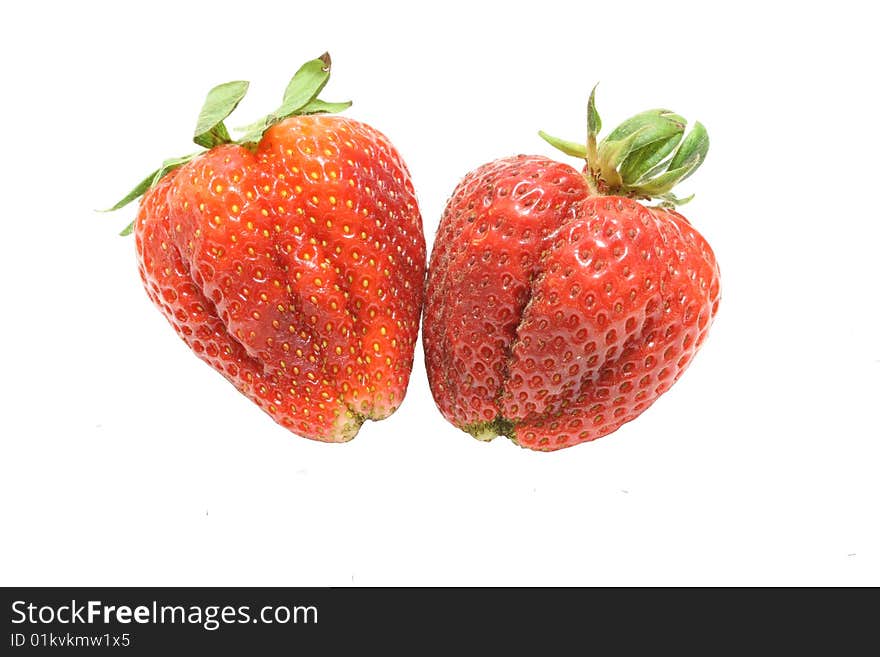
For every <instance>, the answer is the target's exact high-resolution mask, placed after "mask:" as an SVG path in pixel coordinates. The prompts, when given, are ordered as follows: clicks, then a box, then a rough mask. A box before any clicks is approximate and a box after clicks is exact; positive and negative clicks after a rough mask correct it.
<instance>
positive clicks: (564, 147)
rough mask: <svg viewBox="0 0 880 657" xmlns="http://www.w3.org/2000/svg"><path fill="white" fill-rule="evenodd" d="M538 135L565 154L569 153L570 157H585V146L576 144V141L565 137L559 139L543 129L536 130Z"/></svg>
mask: <svg viewBox="0 0 880 657" xmlns="http://www.w3.org/2000/svg"><path fill="white" fill-rule="evenodd" d="M538 135H539V136H540V137H541V139H543V140H544V141H546V142H547V143H548V144H550V145H551V146H553V148H558V149H559V150H561V151H562V152H563V153H565V154H566V155H571V156H572V157H577V158H580V159H581V160H583V159H585V158H586V157H587V147H586V146H584V145H583V144H578V143H576V142H573V141H568V140H566V139H560V138H559V137H553V136H552V135H548V134H547V133H546V132H544V131H543V130H538Z"/></svg>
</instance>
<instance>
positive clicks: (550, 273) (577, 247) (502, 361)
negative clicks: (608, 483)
mask: <svg viewBox="0 0 880 657" xmlns="http://www.w3.org/2000/svg"><path fill="white" fill-rule="evenodd" d="M719 294H720V287H719V274H718V268H717V264H716V262H715V257H714V255H713V253H712V250H711V248H710V247H709V245H708V243H707V242H706V241H705V239H703V237H702V236H701V235H700V234H699V233H698V232H697V231H696V230H695V229H694V228H693V227H692V226H691V225H690V224H689V223H688V221H687V220H686V219H685V218H684V217H683V216H681V215H680V214H678V213H676V212H673V211H667V210H661V209H657V208H647V207H645V206H643V205H642V204H640V203H638V202H636V201H634V200H632V199H628V198H623V197H619V196H591V195H590V191H589V188H588V186H587V183H586V181H585V179H584V177H583V175H582V174H581V173H579V172H578V171H576V170H575V169H573V168H572V167H570V166H568V165H565V164H561V163H558V162H554V161H553V160H550V159H548V158H544V157H540V156H517V157H512V158H505V159H502V160H497V161H496V162H493V163H490V164H488V165H485V166H483V167H481V168H479V169H477V170H476V171H474V172H472V173H471V174H469V175H468V176H466V177H465V179H464V180H463V181H462V182H461V184H460V185H459V186H458V188H457V189H456V191H455V192H454V193H453V196H452V198H451V199H450V201H449V203H448V204H447V207H446V210H445V212H444V214H443V218H442V220H441V223H440V228H439V230H438V233H437V238H436V241H435V248H434V252H433V253H432V256H431V265H430V268H429V273H428V286H427V294H426V301H425V316H424V334H423V340H424V345H425V358H426V368H427V372H428V379H429V383H430V385H431V390H432V392H433V394H434V398H435V401H436V402H437V405H438V407H439V408H440V410H441V412H442V413H443V415H444V416H445V417H446V418H447V419H448V420H449V421H450V422H452V423H453V424H454V425H456V426H458V427H460V428H462V429H463V430H465V431H467V432H469V433H471V434H472V435H474V436H475V437H477V438H481V439H486V440H488V439H492V438H494V437H495V436H496V435H506V436H508V437H510V438H512V439H514V440H515V441H516V442H517V443H518V444H520V445H522V446H524V447H529V448H532V449H538V450H555V449H560V448H563V447H568V446H571V445H575V444H578V443H581V442H584V441H589V440H593V439H595V438H599V437H601V436H604V435H607V434H608V433H611V432H612V431H614V430H616V429H617V428H618V427H620V426H621V425H622V424H623V423H625V422H628V421H630V420H632V419H634V418H635V417H637V416H638V415H640V414H641V413H642V412H643V411H644V410H645V409H647V408H648V407H649V406H650V405H651V404H652V403H653V402H654V401H655V400H656V399H657V398H658V397H659V396H660V395H661V394H663V393H664V392H665V391H666V390H668V389H669V387H670V386H671V385H672V384H673V383H674V382H675V381H676V380H677V379H678V377H679V376H681V374H682V372H683V371H684V370H685V369H686V367H687V366H688V364H689V363H690V361H691V359H692V358H693V356H694V354H695V353H696V351H697V349H698V348H699V347H700V345H701V344H702V342H703V340H704V339H705V337H706V333H707V331H708V329H709V326H710V324H711V322H712V319H713V318H714V315H715V313H716V312H717V307H718V299H719Z"/></svg>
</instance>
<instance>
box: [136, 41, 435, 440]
mask: <svg viewBox="0 0 880 657" xmlns="http://www.w3.org/2000/svg"><path fill="white" fill-rule="evenodd" d="M309 65H311V66H312V71H311V72H312V73H315V72H317V73H318V74H327V75H329V58H326V60H325V59H323V58H319V59H318V60H313V62H310V63H307V64H306V66H309ZM304 68H305V67H304ZM302 71H303V69H301V70H300V72H298V73H297V75H300V74H301V72H302ZM296 79H297V77H296V76H295V77H294V81H292V83H291V87H294V86H295V85H294V82H295V81H296ZM307 81H308V80H307ZM324 82H326V75H325V76H324V77H323V80H321V79H319V80H318V81H317V82H314V81H311V86H310V87H308V88H307V89H306V92H305V93H300V96H301V100H300V101H299V102H301V103H304V105H302V106H301V107H299V109H298V110H297V109H294V111H293V112H276V113H274V114H273V115H269V116H268V117H266V119H263V120H261V122H258V123H257V124H255V126H249V127H248V128H247V129H246V130H247V134H246V135H245V137H243V138H242V139H240V140H238V141H232V140H231V139H230V138H228V132H227V131H226V129H225V126H223V127H221V128H216V127H212V128H209V131H208V134H211V133H212V132H213V134H215V135H220V137H219V140H218V141H217V142H216V143H215V142H214V141H208V143H207V144H203V145H206V146H210V148H209V149H208V150H207V151H205V152H202V153H200V154H197V155H196V156H194V157H191V158H189V159H186V160H185V161H184V162H183V163H182V164H179V165H175V166H174V167H173V168H171V170H170V171H166V172H163V173H162V175H161V176H156V177H155V178H156V179H154V180H152V181H151V186H150V187H149V188H148V189H147V190H146V192H145V193H144V197H143V200H142V202H141V206H140V210H139V212H138V215H137V219H136V221H135V223H134V234H135V242H136V250H137V255H138V264H139V271H140V275H141V278H142V280H143V284H144V287H145V289H146V291H147V294H148V295H149V297H150V299H151V300H152V301H153V302H154V303H155V304H156V306H157V307H158V308H159V309H160V310H161V312H162V313H163V314H164V315H165V317H166V318H167V319H168V321H169V323H170V324H171V325H172V327H173V328H174V330H175V331H176V332H177V333H178V334H179V335H180V336H181V338H182V339H183V340H184V341H185V342H186V344H188V345H189V346H190V348H191V349H192V350H193V351H194V352H195V353H196V355H197V356H199V358H201V359H202V360H204V361H205V362H207V363H208V364H210V365H211V366H212V367H213V368H214V369H215V370H217V371H218V372H220V373H221V374H222V375H223V376H225V377H226V378H227V379H228V380H229V381H230V382H232V383H233V384H234V385H235V386H236V387H237V388H238V389H239V390H240V391H241V392H242V393H243V394H245V395H246V396H247V397H249V398H250V399H251V400H253V401H254V402H255V403H256V404H257V405H258V406H259V407H260V408H262V409H263V410H264V411H265V412H267V413H268V414H269V415H270V416H272V418H273V419H275V420H276V421H277V422H278V423H279V424H281V425H283V426H285V427H287V428H288V429H290V430H291V431H293V432H294V433H297V434H299V435H301V436H305V437H307V438H312V439H315V440H320V441H325V442H344V441H347V440H350V439H351V438H353V437H354V435H355V434H356V433H357V432H358V430H359V428H360V426H361V424H362V423H363V422H364V420H366V419H373V420H380V419H383V418H385V417H387V416H388V415H390V414H391V413H393V412H394V410H395V409H396V408H397V407H398V406H399V405H400V403H401V401H402V400H403V397H404V395H405V393H406V389H407V385H408V381H409V376H410V371H411V366H412V358H413V352H414V349H415V342H416V338H417V335H418V325H419V316H420V312H421V304H422V295H423V286H424V274H425V243H424V236H423V233H422V225H421V216H420V214H419V209H418V204H417V202H416V198H415V195H414V191H413V186H412V182H411V180H410V177H409V173H408V171H407V168H406V165H405V164H404V162H403V160H402V159H401V157H400V155H399V154H398V153H397V151H396V150H395V148H394V146H393V145H392V144H391V142H390V141H389V140H388V139H387V138H386V137H385V136H384V135H382V134H381V133H379V132H378V131H377V130H375V129H374V128H372V127H370V126H368V125H366V124H363V123H360V122H358V121H355V120H352V119H348V118H344V117H340V116H334V115H330V114H328V113H326V112H327V111H335V109H339V108H340V106H346V107H347V105H348V104H347V103H346V104H330V103H324V102H323V101H320V100H317V98H316V97H317V93H318V91H320V88H321V87H323V83H324ZM229 84H233V83H229ZM296 91H297V90H296V89H294V90H293V92H291V88H290V87H289V88H288V93H287V94H285V103H286V104H288V105H291V104H295V103H288V96H289V95H291V94H292V93H296ZM224 93H225V92H224ZM209 99H210V95H209ZM230 104H231V103H229V102H227V107H226V109H228V106H229V105H230ZM235 104H237V101H235ZM233 108H234V107H233ZM309 108H311V109H312V110H316V111H308V110H309ZM287 109H290V108H289V107H288V108H287ZM303 109H305V110H307V111H305V112H301V110H303ZM223 111H225V109H224V110H223ZM230 111H231V110H230ZM221 113H222V112H221ZM204 114H205V110H203V115H204ZM209 114H210V112H209ZM223 118H225V115H223V116H221V121H222V119H223ZM200 123H201V121H200ZM221 126H222V123H221ZM197 143H201V142H197Z"/></svg>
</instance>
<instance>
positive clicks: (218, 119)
mask: <svg viewBox="0 0 880 657" xmlns="http://www.w3.org/2000/svg"><path fill="white" fill-rule="evenodd" d="M247 90H248V83H247V82H245V81H243V80H236V81H234V82H225V83H223V84H218V85H217V86H216V87H214V88H213V89H211V91H209V92H208V96H207V98H205V104H204V105H203V106H202V111H201V112H199V119H198V121H197V122H196V129H195V132H194V133H193V141H194V142H195V143H197V144H198V145H199V146H204V147H205V148H213V147H214V146H218V145H220V144H228V143H229V142H230V141H232V140H231V139H230V137H229V132H228V131H227V130H226V126H225V125H224V124H223V120H224V119H225V118H226V117H228V116H229V115H230V114H232V112H233V111H234V110H235V108H236V107H238V104H239V103H240V102H241V99H242V98H244V96H245V94H246V93H247Z"/></svg>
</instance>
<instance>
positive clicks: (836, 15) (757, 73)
mask: <svg viewBox="0 0 880 657" xmlns="http://www.w3.org/2000/svg"><path fill="white" fill-rule="evenodd" d="M863 6H864V7H867V6H868V4H867V3H847V2H835V3H833V5H828V4H827V3H791V4H790V5H789V4H788V3H772V2H761V3H748V2H741V3H736V5H735V7H734V6H731V5H712V4H705V3H694V4H687V3H675V2H662V3H661V2H650V3H635V2H629V3H612V2H604V3H587V2H570V3H561V2H552V1H548V0H544V1H542V2H539V3H535V2H527V3H519V2H511V1H508V2H500V3H483V2H479V3H477V2H449V1H447V2H442V3H405V4H404V3H401V4H400V5H399V6H397V5H385V4H380V3H375V2H361V3H348V2H341V1H340V0H335V1H334V2H327V3H320V2H309V3H305V2H294V3H290V2H289V3H267V4H263V3H261V2H256V1H253V0H251V1H249V2H236V3H223V2H211V3H205V4H203V5H202V6H201V7H200V8H196V7H195V6H190V4H189V3H184V2H179V1H178V2H172V3H162V2H157V1H155V0H154V1H152V2H150V3H146V4H143V3H141V4H137V5H135V4H130V3H115V2H114V3H106V4H97V3H58V4H57V5H51V4H43V3H13V4H11V5H8V6H7V7H6V9H4V14H5V15H4V18H3V26H2V28H0V30H2V32H3V34H2V38H0V62H2V64H0V66H2V81H3V87H4V90H3V95H2V101H0V102H2V106H0V126H2V135H3V136H2V143H3V149H2V155H0V181H2V183H0V184H2V192H3V194H2V199H0V225H2V233H0V234H2V251H0V252H2V257H0V268H2V278H0V280H2V285H3V288H2V308H3V310H2V322H0V331H2V340H0V349H2V354H3V356H2V380H3V383H4V389H5V391H4V393H3V396H2V400H3V401H2V404H3V406H2V409H3V410H2V420H0V421H2V427H3V429H2V456H0V505H2V511H0V526H2V535H3V537H2V540H0V557H2V558H0V583H2V584H5V585H50V584H68V585H85V584H88V585H137V584H140V585H245V584H247V585H352V584H353V585H369V584H377V585H392V584H403V585H408V584H476V585H507V584H555V585H574V584H579V585H600V584H602V585H630V584H648V585H654V584H672V585H678V584H681V585H708V584H732V585H740V584H768V585H782V584H819V585H824V584H842V585H859V584H873V585H878V584H880V530H878V517H880V513H878V501H880V477H878V471H880V431H878V426H880V422H878V417H877V406H878V400H880V395H878V392H880V385H878V383H880V340H878V336H880V310H878V288H880V285H878V284H880V274H878V266H877V255H876V254H877V248H878V246H877V245H878V240H880V216H878V214H880V213H878V209H877V207H878V206H877V203H878V201H877V197H876V185H877V181H878V175H877V174H878V166H877V153H878V152H880V144H878V136H877V135H878V130H877V109H878V101H880V98H878V92H877V85H876V64H877V62H878V61H880V56H878V55H880V53H878V48H877V45H876V44H877V38H876V34H875V27H876V23H875V21H874V20H872V19H871V18H870V17H869V16H868V15H867V13H866V12H867V9H863V8H862V7H863ZM324 50H329V51H330V52H331V54H332V56H333V60H334V73H333V77H332V79H331V81H330V84H329V85H328V87H327V89H326V91H325V92H324V94H323V96H324V97H325V98H326V99H328V100H345V99H349V98H352V99H353V100H354V101H355V104H354V106H353V107H352V108H351V109H350V110H349V111H348V112H347V113H348V114H349V115H350V116H352V117H355V118H358V119H360V120H363V121H366V122H368V123H371V124H373V125H374V126H375V127H377V128H378V129H380V130H382V131H384V132H385V133H387V134H388V135H389V136H390V137H391V139H392V140H393V141H394V143H395V144H396V145H397V147H398V149H399V150H400V152H401V153H402V154H403V156H404V158H405V159H406V161H407V162H408V164H409V166H410V169H411V172H412V175H413V179H414V181H415V186H416V190H417V193H418V196H419V199H420V202H421V208H422V212H423V216H424V223H425V233H426V235H427V239H428V245H429V247H430V245H431V243H432V240H433V236H434V233H435V231H436V229H437V225H438V222H439V217H440V213H441V210H442V207H443V204H444V202H445V201H446V198H447V197H448V195H449V193H450V192H451V191H452V189H453V187H454V186H455V184H456V182H457V181H458V180H459V179H460V178H461V177H462V176H463V175H464V174H465V173H466V172H467V171H469V170H470V169H472V168H474V167H476V166H478V165H479V164H481V163H483V162H486V161H488V160H491V159H493V158H495V157H500V156H505V155H509V154H514V153H521V152H526V153H543V154H547V155H552V154H553V151H552V149H551V148H550V147H549V146H547V145H546V144H544V143H543V142H542V141H540V140H539V139H538V137H537V136H536V130H537V129H538V128H543V129H545V130H547V131H549V132H551V133H553V134H558V135H561V136H564V137H569V138H572V139H575V138H579V137H582V135H583V133H584V131H585V118H584V116H585V112H584V108H585V102H586V98H587V95H588V93H589V89H590V87H592V85H593V83H594V82H596V81H601V85H600V87H599V91H598V103H599V110H600V112H601V114H602V116H603V118H604V120H605V124H606V126H609V127H610V126H612V125H613V124H615V123H617V122H619V121H620V120H622V119H624V118H626V117H627V116H628V115H630V114H633V113H635V112H637V111H641V110H643V109H647V108H650V107H656V106H667V107H669V108H671V109H673V110H675V111H677V112H679V113H682V114H684V115H685V116H687V117H690V118H691V119H694V118H698V119H699V120H701V121H702V122H704V123H705V125H706V126H707V127H708V129H709V133H710V136H711V138H712V148H711V151H710V154H709V158H708V160H707V162H706V164H705V166H704V167H703V169H702V170H701V171H700V172H699V173H698V174H697V175H695V176H694V177H693V178H691V179H689V180H688V181H687V182H686V183H685V185H684V189H682V190H681V191H682V192H684V193H689V192H690V191H696V192H697V197H696V199H695V200H694V201H693V202H692V204H691V205H689V206H687V208H686V209H685V212H686V214H687V215H688V216H689V218H690V219H691V220H692V221H693V222H694V223H695V225H697V226H698V227H699V229H700V230H701V231H702V232H703V233H704V235H705V236H706V237H707V238H708V239H709V241H710V242H711V244H712V245H713V247H714V249H715V251H716V254H717V257H718V260H719V263H720V266H721V271H722V280H723V299H722V304H721V309H720V314H719V316H718V320H717V322H716V324H715V326H714V328H713V330H712V332H711V334H710V337H709V340H708V341H707V342H706V344H705V347H704V349H703V350H702V352H701V353H700V355H699V356H698V357H697V358H696V360H695V362H694V364H693V366H692V367H691V369H690V370H689V371H688V373H687V374H686V375H685V376H684V378H683V379H682V380H681V381H680V382H679V383H678V384H677V385H676V386H675V387H674V388H673V389H672V391H670V392H669V393H668V394H666V395H665V396H664V397H663V398H662V399H661V400H660V401H659V402H658V403H657V404H656V405H655V406H654V407H652V408H651V409H650V410H649V411H648V412H647V413H645V414H644V415H643V416H642V417H641V418H639V419H638V420H637V421H635V422H633V423H631V424H629V425H626V426H625V427H623V428H622V429H620V430H619V431H618V432H616V433H615V434H613V435H612V436H609V437H606V438H604V439H601V440H599V441H597V442H594V443H590V444H586V445H582V446H579V447H575V448H572V449H568V450H563V451H560V452H556V453H553V454H540V453H533V452H530V451H526V450H522V449H518V448H517V447H515V446H513V445H512V444H510V443H509V442H508V441H506V440H504V439H499V440H496V441H495V442H493V443H491V444H488V445H487V444H482V443H478V442H477V441H474V440H472V439H471V438H469V437H468V436H466V435H465V434H463V433H461V432H459V431H457V430H456V429H454V428H453V427H451V426H450V425H448V424H446V422H445V421H444V420H443V419H442V417H441V416H440V414H439V413H438V412H437V411H436V409H435V407H434V405H433V401H432V399H431V396H430V393H429V391H428V387H427V381H426V378H425V372H424V366H423V364H422V354H421V347H419V350H418V351H417V352H416V364H415V369H414V372H413V376H412V381H411V384H410V389H409V393H408V395H407V398H406V400H405V403H404V404H403V406H402V407H401V408H400V410H399V411H398V412H397V413H396V414H395V415H394V416H393V417H391V418H390V419H388V420H387V421H384V422H382V423H380V424H377V423H370V424H367V425H366V426H365V427H364V428H363V429H362V431H361V433H360V435H359V436H358V437H357V438H356V439H355V440H354V442H352V443H349V444H347V445H341V446H340V445H324V444H318V443H313V442H310V441H307V440H303V439H301V438H298V437H296V436H293V435H291V434H289V433H287V432H286V431H285V430H284V429H282V428H280V427H279V426H277V425H275V424H274V423H273V422H272V421H271V420H270V419H269V418H268V416H265V415H264V414H262V413H261V412H260V411H259V410H258V409H257V408H256V407H255V406H253V405H252V404H251V403H250V402H249V401H247V400H246V399H245V398H244V397H241V396H239V394H238V393H237V392H236V391H235V390H234V389H233V387H232V386H231V385H229V384H228V383H227V382H226V381H225V380H223V379H222V378H221V377H220V376H219V375H217V374H216V373H215V372H213V371H212V370H211V369H210V368H209V367H207V366H206V365H204V364H203V363H202V362H201V361H199V360H198V359H197V358H195V357H194V356H193V355H191V354H190V353H189V352H188V350H187V348H186V347H185V345H184V344H183V343H182V342H181V341H180V340H179V338H178V337H177V336H176V335H175V334H174V332H173V331H172V330H171V329H170V327H169V326H168V325H167V324H166V322H165V320H164V319H163V318H162V317H161V316H160V314H159V313H158V312H157V311H156V310H155V309H154V308H153V307H152V306H151V305H150V303H149V301H148V299H147V297H146V295H145V294H144V292H143V290H142V288H141V285H140V281H139V279H138V276H137V271H136V265H135V256H134V243H133V240H131V238H129V239H123V238H120V237H118V236H117V235H116V233H117V231H118V230H119V229H121V228H122V227H123V226H124V225H126V224H127V223H128V222H129V221H130V220H131V219H132V217H133V215H134V207H133V206H130V207H129V208H127V209H126V210H124V211H122V212H119V213H116V214H114V215H102V214H96V213H94V212H93V210H95V209H97V208H101V207H106V206H108V205H110V204H112V203H113V202H114V201H115V200H117V198H118V197H120V196H121V195H122V194H123V193H124V192H126V191H128V189H130V188H131V187H132V186H133V185H134V183H135V182H137V181H138V180H140V179H141V178H142V177H143V176H144V175H145V174H146V173H147V172H148V171H150V170H152V169H153V168H155V167H156V166H157V165H158V163H159V162H160V161H161V160H162V159H163V158H165V157H169V156H173V155H179V154H183V153H187V152H189V151H190V150H191V148H192V146H191V145H190V144H189V138H190V134H191V130H192V127H193V126H194V123H195V117H196V115H197V113H198V110H199V107H200V106H201V102H202V99H203V97H204V94H205V92H206V91H207V89H208V88H210V87H211V86H212V85H213V84H216V83H218V82H223V81H226V80H233V79H247V80H251V81H252V85H251V92H250V96H249V97H248V98H247V99H246V100H245V101H244V102H243V103H242V105H241V107H240V108H239V110H238V112H237V114H236V115H235V116H234V117H233V119H232V120H231V121H230V122H229V123H230V125H240V124H243V123H247V122H249V121H250V120H252V119H253V118H255V117H257V116H259V115H261V114H264V113H265V112H266V111H268V110H270V109H272V108H273V107H274V106H275V105H276V103H277V102H278V100H279V98H280V94H281V92H282V90H283V88H284V86H285V84H286V83H287V80H288V79H289V76H290V75H291V74H292V73H293V71H294V70H296V68H297V67H298V66H299V65H300V64H301V63H302V62H303V61H305V60H306V59H310V58H312V57H315V56H317V55H319V54H320V53H321V52H323V51H324ZM572 163H573V162H572Z"/></svg>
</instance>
